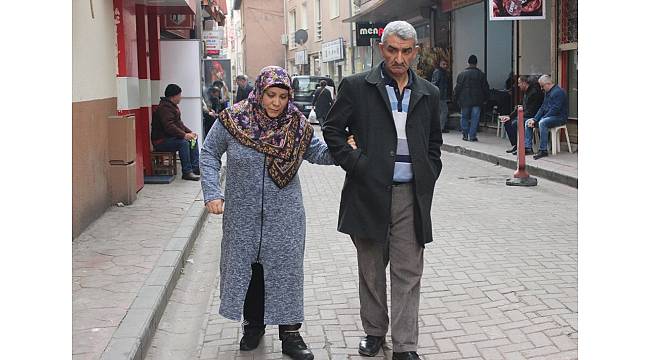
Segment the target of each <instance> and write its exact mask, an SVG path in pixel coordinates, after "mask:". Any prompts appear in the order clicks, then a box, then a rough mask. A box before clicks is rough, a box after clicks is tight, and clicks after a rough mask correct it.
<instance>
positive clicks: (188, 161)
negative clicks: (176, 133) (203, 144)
mask: <svg viewBox="0 0 650 360" xmlns="http://www.w3.org/2000/svg"><path fill="white" fill-rule="evenodd" d="M153 149H154V150H156V151H167V152H176V151H178V156H179V157H180V158H181V168H182V169H183V174H187V173H188V172H190V171H193V170H194V169H198V168H199V144H196V145H194V148H193V149H192V147H191V146H190V142H189V141H188V140H185V139H177V138H166V139H165V141H163V142H162V143H160V144H157V145H154V146H153Z"/></svg>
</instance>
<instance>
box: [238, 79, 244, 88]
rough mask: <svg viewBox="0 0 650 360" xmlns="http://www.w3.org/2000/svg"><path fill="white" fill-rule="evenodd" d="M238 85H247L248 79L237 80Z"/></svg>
mask: <svg viewBox="0 0 650 360" xmlns="http://www.w3.org/2000/svg"><path fill="white" fill-rule="evenodd" d="M237 85H239V87H244V86H246V80H244V79H239V80H237Z"/></svg>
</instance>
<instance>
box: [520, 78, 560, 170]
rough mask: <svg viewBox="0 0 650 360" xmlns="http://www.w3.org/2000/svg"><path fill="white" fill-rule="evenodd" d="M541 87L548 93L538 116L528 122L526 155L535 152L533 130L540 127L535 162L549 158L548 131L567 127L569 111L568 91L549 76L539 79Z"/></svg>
mask: <svg viewBox="0 0 650 360" xmlns="http://www.w3.org/2000/svg"><path fill="white" fill-rule="evenodd" d="M539 86H540V87H541V88H542V89H544V92H545V93H546V95H544V102H543V103H542V106H541V107H540V108H539V110H538V111H537V114H535V116H534V117H533V118H531V119H528V120H527V121H526V154H528V153H529V152H530V153H531V154H532V152H533V129H534V128H536V127H539V152H538V153H537V154H535V156H533V159H535V160H537V159H539V158H543V157H545V156H548V149H547V147H548V129H549V128H552V127H556V126H561V125H565V124H566V122H567V118H568V111H569V103H568V101H567V96H566V91H564V89H562V88H561V87H559V86H557V85H556V84H555V83H554V82H553V79H552V78H551V77H550V76H549V75H542V76H540V77H539Z"/></svg>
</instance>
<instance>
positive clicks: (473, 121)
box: [454, 55, 490, 141]
mask: <svg viewBox="0 0 650 360" xmlns="http://www.w3.org/2000/svg"><path fill="white" fill-rule="evenodd" d="M467 63H468V65H469V66H468V67H467V68H465V70H463V71H462V72H461V73H460V74H458V77H457V78H456V87H455V88H454V97H455V98H456V101H457V102H458V106H460V123H461V127H462V130H463V140H465V141H467V140H469V141H478V139H477V138H476V133H477V132H478V123H479V117H480V116H481V106H482V105H483V103H485V102H486V101H487V100H488V99H489V97H490V86H489V85H488V82H487V77H486V76H485V73H484V72H483V71H481V70H480V69H479V68H478V67H476V64H477V63H478V59H477V58H476V55H470V57H469V59H468V60H467Z"/></svg>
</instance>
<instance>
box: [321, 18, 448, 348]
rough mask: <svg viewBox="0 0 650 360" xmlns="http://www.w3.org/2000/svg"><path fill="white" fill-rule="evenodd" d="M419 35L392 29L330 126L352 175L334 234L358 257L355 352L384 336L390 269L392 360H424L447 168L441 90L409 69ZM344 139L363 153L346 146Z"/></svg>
mask: <svg viewBox="0 0 650 360" xmlns="http://www.w3.org/2000/svg"><path fill="white" fill-rule="evenodd" d="M416 44H417V34H416V32H415V29H414V28H413V26H412V25H411V24H409V23H407V22H405V21H394V22H391V23H389V24H388V25H386V27H385V28H384V33H383V34H382V37H381V43H380V44H379V49H380V51H381V53H382V56H383V58H384V61H382V62H381V63H380V64H379V65H378V66H375V67H374V68H373V69H371V70H370V71H368V72H364V73H360V74H356V75H352V76H349V77H346V78H344V79H343V80H342V81H341V85H340V87H339V93H338V95H337V97H336V101H335V102H334V105H333V106H332V109H331V110H330V112H329V114H328V115H327V117H326V118H325V122H324V126H323V135H324V138H325V141H326V142H327V146H328V147H329V150H330V153H331V154H332V156H333V157H334V159H335V160H336V161H337V162H338V163H339V164H340V165H341V167H342V168H343V169H344V170H345V171H346V173H347V174H346V178H345V183H344V184H343V190H342V193H341V205H340V209H339V222H338V230H339V231H341V232H343V233H346V234H349V235H350V236H351V237H352V241H353V242H354V245H355V247H356V249H357V261H358V267H359V300H360V303H361V321H362V324H363V328H364V330H365V333H366V336H365V337H364V338H362V340H361V342H360V343H359V353H360V354H362V355H366V356H374V355H376V354H377V353H378V352H379V350H381V347H382V344H383V343H384V341H385V335H386V333H387V331H388V324H389V316H388V305H387V299H386V266H387V265H388V263H389V262H390V276H391V294H390V296H391V304H392V305H391V308H392V309H391V316H390V317H391V334H392V342H393V359H398V360H416V359H420V357H419V356H418V354H417V352H416V350H417V343H418V311H419V304H420V279H421V277H422V270H423V255H424V244H426V243H429V242H431V241H433V236H432V227H431V203H432V200H433V190H434V187H435V184H436V180H437V179H438V176H439V175H440V171H441V169H442V162H441V161H440V146H441V145H442V134H441V132H440V119H439V111H440V109H439V99H440V94H439V92H438V89H437V88H436V87H435V86H433V85H432V84H431V83H430V82H429V81H427V80H424V79H422V78H420V77H418V76H417V75H416V74H415V73H414V72H413V70H411V69H410V65H411V63H412V61H413V60H414V59H415V57H416V55H417V52H418V47H417V45H416ZM348 131H349V132H350V133H351V134H352V135H354V137H355V140H356V144H357V147H358V148H357V149H353V148H352V147H351V146H350V145H348V144H347V136H348Z"/></svg>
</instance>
